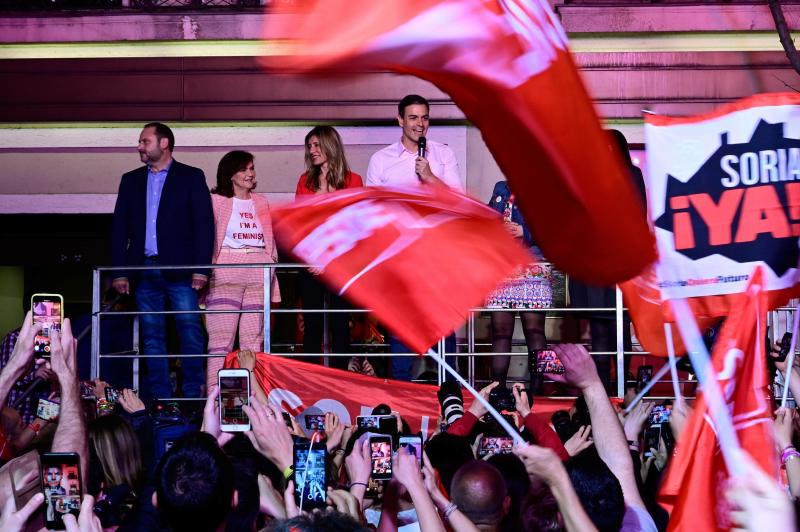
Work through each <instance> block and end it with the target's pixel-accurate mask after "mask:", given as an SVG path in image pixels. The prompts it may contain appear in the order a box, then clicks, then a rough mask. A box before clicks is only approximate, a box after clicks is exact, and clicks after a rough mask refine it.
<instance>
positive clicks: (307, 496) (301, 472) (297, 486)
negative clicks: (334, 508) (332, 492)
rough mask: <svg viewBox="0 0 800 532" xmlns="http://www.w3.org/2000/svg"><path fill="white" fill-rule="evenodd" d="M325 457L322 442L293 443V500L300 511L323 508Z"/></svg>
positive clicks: (325, 484)
mask: <svg viewBox="0 0 800 532" xmlns="http://www.w3.org/2000/svg"><path fill="white" fill-rule="evenodd" d="M327 458H328V451H327V449H326V448H325V444H324V443H315V444H313V445H312V444H311V443H310V442H308V443H305V442H304V443H295V444H294V501H295V503H297V507H298V508H299V509H300V510H301V511H302V510H313V509H315V508H325V501H326V499H327V497H328V494H327V485H328V482H327V479H326V476H327V472H326V468H325V466H326V464H327Z"/></svg>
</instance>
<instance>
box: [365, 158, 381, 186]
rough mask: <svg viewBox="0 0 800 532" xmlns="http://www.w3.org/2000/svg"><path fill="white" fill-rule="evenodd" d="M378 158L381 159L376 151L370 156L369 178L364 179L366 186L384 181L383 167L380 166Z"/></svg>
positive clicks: (378, 184) (377, 184) (376, 184)
mask: <svg viewBox="0 0 800 532" xmlns="http://www.w3.org/2000/svg"><path fill="white" fill-rule="evenodd" d="M378 159H380V157H377V153H374V154H373V155H372V157H370V158H369V165H368V166H367V179H366V181H364V186H365V187H375V186H380V185H383V181H382V180H381V177H382V174H383V169H382V168H380V164H379V163H378Z"/></svg>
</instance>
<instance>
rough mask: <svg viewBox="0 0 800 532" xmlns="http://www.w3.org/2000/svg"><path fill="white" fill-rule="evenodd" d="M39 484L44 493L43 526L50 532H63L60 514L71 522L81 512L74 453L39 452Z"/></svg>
mask: <svg viewBox="0 0 800 532" xmlns="http://www.w3.org/2000/svg"><path fill="white" fill-rule="evenodd" d="M41 484H42V493H43V494H44V508H45V511H44V524H45V527H47V528H49V529H52V530H64V529H65V527H64V519H63V517H64V515H65V514H72V515H74V516H75V519H77V518H78V514H79V513H80V511H81V499H83V486H81V470H80V459H79V457H78V453H43V454H42V456H41Z"/></svg>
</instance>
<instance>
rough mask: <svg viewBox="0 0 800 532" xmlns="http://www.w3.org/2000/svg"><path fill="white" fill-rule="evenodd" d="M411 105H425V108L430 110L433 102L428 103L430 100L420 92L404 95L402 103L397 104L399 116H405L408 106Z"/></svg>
mask: <svg viewBox="0 0 800 532" xmlns="http://www.w3.org/2000/svg"><path fill="white" fill-rule="evenodd" d="M409 105H424V106H425V108H426V109H427V110H428V111H429V112H430V110H431V104H430V103H428V100H426V99H425V98H423V97H422V96H420V95H419V94H409V95H407V96H404V97H403V99H402V100H400V103H398V104H397V114H398V116H401V117H403V116H405V115H406V107H408V106H409Z"/></svg>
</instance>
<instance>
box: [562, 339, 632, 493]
mask: <svg viewBox="0 0 800 532" xmlns="http://www.w3.org/2000/svg"><path fill="white" fill-rule="evenodd" d="M553 350H554V351H555V352H556V354H557V355H558V358H559V359H560V360H561V362H562V363H563V364H564V368H565V373H564V374H563V375H558V376H557V377H559V378H560V380H562V381H563V382H566V383H567V384H570V385H571V386H574V387H576V388H578V389H580V390H581V392H582V393H583V397H584V399H585V400H586V406H587V407H588V408H589V416H590V417H591V419H592V434H593V437H594V446H595V447H596V448H597V453H598V454H599V455H600V458H602V459H603V461H604V462H605V463H606V465H607V466H608V468H609V469H610V470H611V472H612V473H614V476H616V477H617V480H619V483H620V486H621V487H622V492H623V494H624V496H625V503H626V504H627V505H628V506H639V507H644V502H643V501H642V497H641V495H640V494H639V489H638V487H637V486H636V477H635V476H634V472H633V460H631V455H630V453H629V452H628V443H627V441H626V440H625V435H624V433H623V432H622V425H620V422H619V418H617V414H616V412H615V411H614V407H613V406H611V402H610V401H609V400H608V395H606V390H605V388H604V387H603V383H602V382H601V381H600V377H599V376H598V375H597V367H596V366H595V364H594V361H593V360H592V357H591V356H590V355H589V353H588V352H587V351H586V349H585V348H584V347H583V346H582V345H577V344H560V345H556V346H554V347H553ZM554 377H556V376H554Z"/></svg>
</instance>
